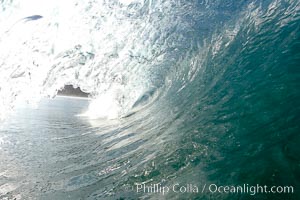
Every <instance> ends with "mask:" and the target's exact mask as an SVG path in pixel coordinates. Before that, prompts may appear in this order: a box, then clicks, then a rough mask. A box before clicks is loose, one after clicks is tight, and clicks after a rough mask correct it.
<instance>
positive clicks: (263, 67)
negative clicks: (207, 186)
mask: <svg viewBox="0 0 300 200" xmlns="http://www.w3.org/2000/svg"><path fill="white" fill-rule="evenodd" d="M0 9H1V16H0V24H1V29H0V47H1V48H0V116H1V118H3V119H4V118H6V117H7V115H8V114H9V112H10V111H11V110H12V109H13V108H14V107H16V106H17V105H18V104H19V103H20V102H24V101H27V102H30V103H35V102H38V101H39V100H40V99H41V98H42V97H55V96H56V94H57V91H58V90H59V89H61V88H62V87H63V86H64V85H66V84H72V85H75V86H79V87H80V88H81V89H82V90H83V91H84V92H87V93H90V94H91V98H92V101H91V103H90V105H89V110H88V111H87V112H86V113H84V114H83V115H87V116H89V117H90V118H93V119H98V118H109V119H121V120H123V122H124V124H123V125H124V126H123V128H121V129H122V130H123V129H127V128H128V127H130V130H131V131H132V134H131V135H130V136H128V137H130V138H131V137H132V138H133V139H132V140H127V139H126V140H125V141H123V142H120V145H121V144H123V147H126V146H128V147H130V144H131V143H135V144H136V145H138V146H139V145H140V146H139V148H136V149H134V150H130V152H131V153H127V154H126V155H124V156H123V157H121V158H119V162H116V165H118V166H117V167H119V168H120V169H123V168H126V169H123V170H125V172H126V173H125V172H124V176H120V177H119V176H117V175H115V174H114V175H112V176H113V177H117V178H118V177H119V178H120V181H119V183H118V184H117V185H116V184H114V183H112V182H111V181H110V182H107V183H106V184H107V188H109V189H110V190H109V192H108V191H103V193H102V194H99V198H101V197H102V198H104V197H107V195H108V194H116V193H118V191H119V190H120V188H122V187H123V186H126V185H129V186H130V185H132V184H134V183H136V182H139V183H143V182H146V181H149V180H152V181H154V182H161V181H162V180H168V181H169V182H170V183H176V181H177V182H178V181H182V180H185V181H187V180H186V177H190V179H191V180H188V181H190V182H191V183H195V182H196V183H197V184H198V185H200V184H204V183H206V182H213V183H216V182H219V183H222V184H223V185H226V183H227V184H229V185H230V184H232V183H237V184H238V183H241V184H242V183H245V182H247V183H249V184H251V183H252V184H254V185H256V184H257V183H261V184H263V183H265V184H268V185H279V184H280V183H286V184H294V185H295V186H299V185H300V182H299V166H298V165H299V157H298V156H296V155H299V153H300V152H299V148H297V144H298V143H299V141H300V137H299V134H298V133H299V131H300V129H299V124H298V122H299V113H300V105H299V102H300V96H299V94H300V93H299V88H300V84H299V83H300V81H299V80H300V76H299V75H300V71H299V63H300V54H299V52H300V25H299V24H300V2H299V1H297V0H267V1H263V0H250V1H233V0H227V1H223V0H219V1H218V0H216V1H204V0H203V1H202V0H201V1H189V2H184V1H177V0H170V1H163V0H158V1H152V0H146V1H142V0H120V1H117V0H113V1H105V0H103V1H80V0H74V1H58V0H57V1H50V2H48V3H45V2H40V1H34V0H30V1H26V2H25V1H24V2H23V1H5V0H4V1H2V4H1V7H0ZM137 124H138V125H137ZM125 125H126V126H125ZM121 129H120V130H121ZM140 132H142V133H140ZM139 133H140V134H139ZM130 141H131V142H130ZM132 141H134V142H132ZM126 142H127V143H126ZM121 146H122V145H121ZM123 147H122V148H123ZM120 148H121V147H118V148H117V147H116V149H120ZM146 149H147V150H146ZM127 150H128V149H127ZM128 151H129V150H128ZM141 155H142V156H143V159H142V158H139V159H138V160H135V162H131V163H130V164H128V163H127V161H126V160H130V159H134V157H139V156H141ZM120 163H121V164H120ZM154 163H155V164H154ZM119 164H120V165H119ZM129 165H130V166H131V167H128V166H129ZM119 168H116V169H119ZM258 168H259V169H261V170H260V171H259V172H257V169H258ZM184 177H185V178H184ZM103 190H104V189H103ZM101 195H102V196H101ZM119 195H120V197H124V196H126V195H129V196H130V195H134V194H132V193H130V192H126V191H123V193H121V194H119ZM122 195H123V196H122ZM139 195H142V194H139ZM143 195H144V197H145V198H147V197H149V198H151V196H148V195H150V194H143ZM172 195H179V197H178V196H176V197H177V198H180V195H184V197H187V196H189V195H190V198H193V195H194V194H168V196H166V197H165V198H167V197H168V198H172V197H173V198H175V196H172ZM198 195H199V194H198ZM203 195H207V194H203ZM108 196H109V195H108ZM215 197H216V199H218V196H215ZM162 198H163V197H162Z"/></svg>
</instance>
